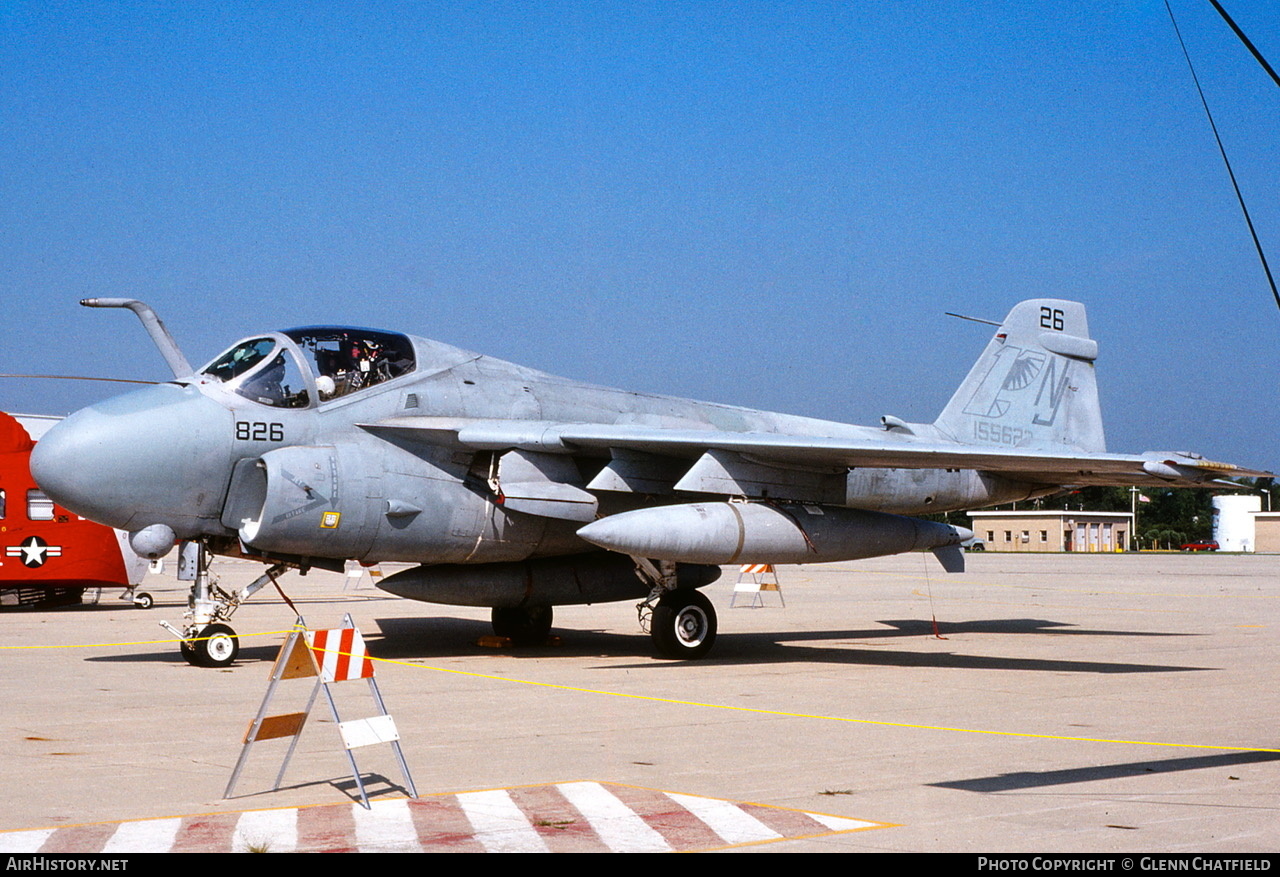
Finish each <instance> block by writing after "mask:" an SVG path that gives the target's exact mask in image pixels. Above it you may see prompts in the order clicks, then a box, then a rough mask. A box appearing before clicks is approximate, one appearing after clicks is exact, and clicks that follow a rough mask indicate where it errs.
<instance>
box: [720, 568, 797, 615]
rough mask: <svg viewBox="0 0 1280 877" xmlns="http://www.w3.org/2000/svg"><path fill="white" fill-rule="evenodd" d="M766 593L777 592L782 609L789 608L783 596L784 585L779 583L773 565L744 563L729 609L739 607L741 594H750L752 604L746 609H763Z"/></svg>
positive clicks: (739, 572)
mask: <svg viewBox="0 0 1280 877" xmlns="http://www.w3.org/2000/svg"><path fill="white" fill-rule="evenodd" d="M765 591H774V592H776V593H777V595H778V599H779V600H780V601H781V602H782V608H783V609H785V608H787V601H786V598H784V597H783V596H782V585H780V584H779V583H778V572H777V570H775V569H774V568H773V564H771V563H744V564H743V565H742V567H741V569H739V570H738V581H737V583H736V584H735V585H734V586H733V597H732V599H730V600H729V608H730V609H734V608H736V607H737V606H738V595H739V594H743V595H746V594H750V595H751V603H750V604H748V605H746V606H745V607H744V608H747V609H763V608H764V592H765ZM744 599H745V597H744Z"/></svg>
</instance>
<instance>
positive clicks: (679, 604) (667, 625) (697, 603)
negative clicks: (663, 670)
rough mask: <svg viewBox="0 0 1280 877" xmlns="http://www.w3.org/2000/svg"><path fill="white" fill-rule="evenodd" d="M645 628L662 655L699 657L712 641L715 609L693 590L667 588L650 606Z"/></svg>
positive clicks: (711, 644) (708, 648) (708, 601)
mask: <svg viewBox="0 0 1280 877" xmlns="http://www.w3.org/2000/svg"><path fill="white" fill-rule="evenodd" d="M649 631H650V635H651V636H652V637H653V644H654V645H655V646H657V649H658V654H660V655H662V656H663V657H664V658H684V659H685V660H692V659H694V658H701V657H702V656H703V655H705V654H706V653H707V652H709V651H711V647H712V646H713V645H715V642H716V610H715V608H714V607H713V606H712V605H711V601H710V600H708V599H707V598H706V597H704V596H703V595H702V594H700V593H698V592H697V591H695V590H692V589H681V590H676V591H668V592H667V594H666V595H665V596H664V597H663V598H662V599H661V600H659V601H658V605H657V606H655V607H653V619H652V620H651V622H650V628H649Z"/></svg>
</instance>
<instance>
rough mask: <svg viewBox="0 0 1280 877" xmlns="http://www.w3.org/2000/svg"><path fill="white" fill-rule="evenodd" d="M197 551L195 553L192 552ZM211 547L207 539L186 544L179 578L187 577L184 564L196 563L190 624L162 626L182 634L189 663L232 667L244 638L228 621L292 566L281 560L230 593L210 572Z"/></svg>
mask: <svg viewBox="0 0 1280 877" xmlns="http://www.w3.org/2000/svg"><path fill="white" fill-rule="evenodd" d="M189 555H194V556H189ZM209 560H210V557H209V551H208V549H207V548H206V547H205V545H204V543H203V542H201V543H188V545H184V546H183V551H182V562H180V563H179V578H185V576H184V575H183V573H184V569H183V567H184V565H185V566H192V567H194V568H193V569H191V570H190V573H191V575H192V584H191V595H190V596H189V597H188V598H187V611H186V613H185V614H184V617H185V618H186V622H187V623H186V624H185V625H184V626H183V628H182V630H178V628H176V627H174V626H173V625H172V624H170V623H169V622H167V621H162V622H160V626H161V627H163V628H164V629H165V630H167V631H169V632H170V633H172V634H173V635H174V636H176V637H179V639H180V640H181V641H180V642H179V643H178V651H179V652H181V653H182V657H183V658H184V659H185V660H186V662H187V663H188V664H191V665H192V666H195V667H228V666H230V665H231V662H232V661H234V660H235V659H236V656H237V655H239V654H240V638H239V637H237V636H236V632H235V631H234V630H233V629H232V628H231V626H230V625H229V624H227V623H226V622H227V621H229V620H230V619H231V616H232V615H233V614H235V611H236V610H237V609H238V608H240V604H241V603H243V602H244V601H245V600H247V599H249V598H250V597H252V596H253V595H254V594H256V593H257V592H258V591H260V590H261V589H262V588H263V587H264V586H265V585H266V584H267V583H268V582H272V581H275V579H276V577H277V576H279V575H280V574H281V573H283V572H284V571H285V570H286V569H288V565H286V564H283V563H278V564H276V565H275V566H272V567H271V568H270V569H268V570H267V571H266V572H265V573H263V574H262V575H260V576H258V578H256V579H254V580H253V582H252V583H250V584H249V585H248V586H247V587H246V588H245V589H244V590H242V591H240V592H239V593H235V594H228V593H227V592H226V591H224V590H222V589H221V588H219V587H218V586H217V584H215V583H214V582H213V581H212V576H211V575H210V573H209Z"/></svg>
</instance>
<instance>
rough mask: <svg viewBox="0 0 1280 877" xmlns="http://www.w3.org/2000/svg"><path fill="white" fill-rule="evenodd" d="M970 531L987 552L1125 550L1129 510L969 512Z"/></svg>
mask: <svg viewBox="0 0 1280 877" xmlns="http://www.w3.org/2000/svg"><path fill="white" fill-rule="evenodd" d="M969 516H970V518H972V520H973V533H974V535H975V536H977V537H978V538H980V539H982V540H983V541H984V542H985V543H986V550H987V551H1041V552H1043V551H1084V552H1097V551H1128V550H1129V548H1130V538H1131V537H1132V535H1133V515H1132V514H1130V513H1129V512H1087V511H1085V512H1081V511H1063V510H1060V509H1059V510H1056V511H1009V512H971V513H970V515H969Z"/></svg>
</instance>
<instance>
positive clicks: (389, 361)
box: [201, 326, 416, 408]
mask: <svg viewBox="0 0 1280 877" xmlns="http://www.w3.org/2000/svg"><path fill="white" fill-rule="evenodd" d="M290 342H292V343H290ZM303 363H305V365H303ZM415 364H416V362H415V358H414V353H413V343H412V342H411V341H410V340H409V339H408V338H407V337H406V336H404V335H398V334H395V333H392V332H379V331H376V330H374V329H358V328H355V327H351V326H308V327H304V328H300V329H286V330H285V331H284V332H282V333H279V334H273V335H270V336H264V337H260V338H250V339H248V340H246V341H241V342H240V343H238V344H236V345H235V346H234V347H232V348H231V349H230V350H228V351H227V352H226V353H223V354H222V355H221V356H219V357H218V358H217V359H215V360H214V361H213V362H211V363H210V364H209V365H207V366H205V368H204V369H203V370H202V371H201V374H204V375H207V376H209V377H212V378H215V379H217V380H218V381H221V382H222V383H224V384H232V383H235V384H236V385H235V387H234V389H235V391H236V393H238V394H240V395H241V396H244V397H245V398H246V399H252V400H253V401H255V402H259V403H261V404H263V405H270V406H272V407H274V408H306V407H308V406H309V405H310V404H311V401H312V400H311V390H310V388H311V387H314V388H315V392H316V394H317V395H318V396H319V401H320V402H321V403H325V402H328V401H331V400H333V399H338V398H341V397H343V396H348V395H351V394H352V393H356V392H359V391H361V390H365V389H368V388H369V387H373V386H376V385H378V384H381V383H383V382H385V381H389V380H392V379H393V378H398V377H400V376H401V375H406V374H408V373H409V372H411V371H413V369H414V367H415ZM308 366H309V367H310V370H311V374H310V378H311V380H307V376H304V369H305V368H306V367H308Z"/></svg>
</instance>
